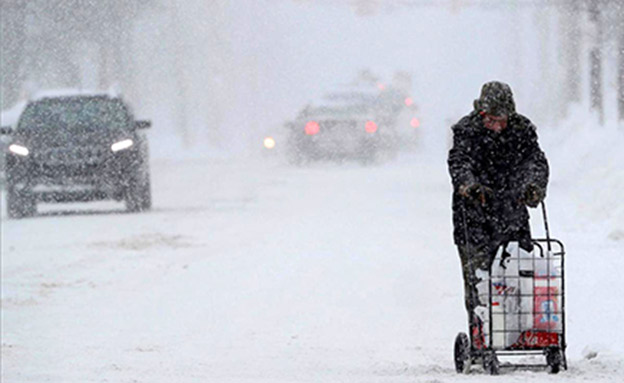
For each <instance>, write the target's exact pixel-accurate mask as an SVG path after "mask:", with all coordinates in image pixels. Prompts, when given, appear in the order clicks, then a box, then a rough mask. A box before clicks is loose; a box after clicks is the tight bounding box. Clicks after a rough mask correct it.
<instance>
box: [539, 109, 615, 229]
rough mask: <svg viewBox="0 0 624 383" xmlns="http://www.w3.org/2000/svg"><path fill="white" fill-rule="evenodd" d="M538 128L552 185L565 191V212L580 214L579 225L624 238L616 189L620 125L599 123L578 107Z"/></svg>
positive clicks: (612, 122)
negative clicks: (558, 121) (549, 127)
mask: <svg viewBox="0 0 624 383" xmlns="http://www.w3.org/2000/svg"><path fill="white" fill-rule="evenodd" d="M540 132H541V133H542V140H543V143H542V145H543V147H544V150H545V151H546V153H547V155H548V158H549V160H550V165H551V185H554V186H555V187H557V186H560V187H561V190H565V191H566V198H569V201H567V202H568V208H569V209H570V210H573V211H570V212H568V213H569V214H574V215H576V214H578V216H580V217H583V218H584V219H580V220H579V219H577V220H576V222H577V224H578V225H587V224H591V225H592V226H593V227H594V228H597V229H598V230H602V231H604V234H605V235H606V236H608V237H609V238H610V239H613V240H624V204H623V203H622V197H621V193H620V192H619V191H621V190H624V167H623V166H622V164H623V163H624V151H622V147H624V125H622V124H618V123H617V122H616V121H610V122H608V123H607V124H605V126H600V125H599V124H598V123H596V120H595V119H594V118H593V116H591V115H589V114H587V113H584V112H582V111H577V112H576V113H573V114H572V115H571V116H570V118H568V119H567V120H566V121H564V122H563V123H562V124H561V125H560V126H559V127H557V128H555V129H552V130H546V129H542V130H541V131H540ZM551 190H552V188H551ZM551 197H552V195H551ZM558 197H559V196H558ZM579 229H583V227H579Z"/></svg>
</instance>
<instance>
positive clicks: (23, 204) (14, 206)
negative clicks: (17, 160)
mask: <svg viewBox="0 0 624 383" xmlns="http://www.w3.org/2000/svg"><path fill="white" fill-rule="evenodd" d="M6 198H7V214H8V216H9V218H12V219H14V218H25V217H32V216H33V215H35V214H36V213H37V202H36V201H35V199H34V198H33V197H31V196H28V195H25V193H20V192H19V191H17V190H15V188H14V187H11V186H8V187H7V196H6Z"/></svg>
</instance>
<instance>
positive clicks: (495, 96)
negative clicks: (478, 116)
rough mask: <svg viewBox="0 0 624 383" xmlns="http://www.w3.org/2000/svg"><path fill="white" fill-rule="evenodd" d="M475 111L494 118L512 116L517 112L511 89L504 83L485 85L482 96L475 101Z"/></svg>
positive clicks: (487, 83) (492, 82)
mask: <svg viewBox="0 0 624 383" xmlns="http://www.w3.org/2000/svg"><path fill="white" fill-rule="evenodd" d="M474 107H475V110H478V111H484V112H486V113H488V114H492V115H494V116H501V115H506V116H509V115H512V114H514V113H515V112H516V104H515V103H514V100H513V93H512V92H511V87H510V86H509V85H507V84H505V83H503V82H498V81H490V82H486V83H485V84H483V87H482V88H481V96H480V97H479V98H478V99H477V100H474Z"/></svg>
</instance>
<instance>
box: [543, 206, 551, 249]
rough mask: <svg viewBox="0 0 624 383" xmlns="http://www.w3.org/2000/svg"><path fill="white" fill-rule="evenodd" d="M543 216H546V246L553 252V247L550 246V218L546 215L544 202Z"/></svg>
mask: <svg viewBox="0 0 624 383" xmlns="http://www.w3.org/2000/svg"><path fill="white" fill-rule="evenodd" d="M541 205H542V215H543V216H544V229H545V230H546V244H547V246H548V251H549V252H550V251H552V245H551V244H550V230H549V228H548V216H547V214H546V202H544V201H542V203H541Z"/></svg>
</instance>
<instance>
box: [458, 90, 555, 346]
mask: <svg viewBox="0 0 624 383" xmlns="http://www.w3.org/2000/svg"><path fill="white" fill-rule="evenodd" d="M452 130H453V147H452V148H451V150H450V151H449V156H448V167H449V173H450V175H451V181H452V184H453V226H454V233H453V234H454V240H455V244H456V245H457V248H458V251H459V257H460V259H461V264H462V270H463V276H464V293H465V303H466V310H467V311H468V317H469V322H470V326H471V332H472V333H473V335H480V333H481V332H480V328H481V326H480V323H479V319H478V317H477V316H476V315H475V314H474V309H475V308H476V307H477V306H478V305H479V297H478V294H477V288H476V285H477V283H478V282H479V279H478V278H477V276H476V272H477V270H478V269H481V270H488V269H489V267H490V265H491V263H492V260H493V259H494V256H495V255H496V250H497V248H498V247H499V246H500V245H501V244H503V243H505V242H508V241H518V242H519V243H520V246H521V247H522V248H524V249H525V250H527V251H531V250H532V248H533V246H532V244H531V232H530V228H529V213H528V211H527V206H529V207H537V206H538V205H539V203H540V202H541V201H542V200H543V199H544V197H545V196H546V186H547V184H548V162H547V161H546V157H545V156H544V152H542V150H541V149H540V147H539V144H538V142H537V134H536V131H535V130H536V129H535V126H534V125H533V124H532V123H531V121H530V120H529V119H528V118H526V117H524V116H522V115H520V114H518V113H516V107H515V103H514V100H513V94H512V92H511V88H510V87H509V85H507V84H504V83H501V82H497V81H492V82H488V83H486V84H484V85H483V87H482V89H481V95H480V97H479V99H477V100H475V101H474V110H473V111H472V112H471V113H470V114H468V115H467V116H465V117H463V118H462V119H461V120H460V121H459V122H458V123H457V124H455V125H454V126H453V128H452Z"/></svg>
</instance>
